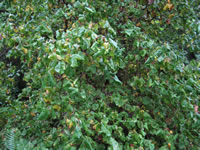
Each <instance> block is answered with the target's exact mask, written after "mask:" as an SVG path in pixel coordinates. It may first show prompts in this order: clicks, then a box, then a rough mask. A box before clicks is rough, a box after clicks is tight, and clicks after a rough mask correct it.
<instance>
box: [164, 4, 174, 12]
mask: <svg viewBox="0 0 200 150" xmlns="http://www.w3.org/2000/svg"><path fill="white" fill-rule="evenodd" d="M172 8H173V4H170V3H168V4H166V5H165V6H164V8H163V10H164V11H165V10H167V9H169V10H171V9H172Z"/></svg>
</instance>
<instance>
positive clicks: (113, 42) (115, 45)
mask: <svg viewBox="0 0 200 150" xmlns="http://www.w3.org/2000/svg"><path fill="white" fill-rule="evenodd" d="M109 41H110V43H111V44H112V45H113V46H114V47H115V48H118V46H117V42H115V41H113V40H112V39H111V38H110V39H109Z"/></svg>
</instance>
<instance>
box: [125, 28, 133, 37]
mask: <svg viewBox="0 0 200 150" xmlns="http://www.w3.org/2000/svg"><path fill="white" fill-rule="evenodd" d="M125 33H126V34H127V35H128V36H130V35H131V34H132V33H133V29H126V30H125Z"/></svg>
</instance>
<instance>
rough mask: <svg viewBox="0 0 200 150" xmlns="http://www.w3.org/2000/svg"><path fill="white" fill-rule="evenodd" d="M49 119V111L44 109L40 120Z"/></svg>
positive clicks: (39, 117)
mask: <svg viewBox="0 0 200 150" xmlns="http://www.w3.org/2000/svg"><path fill="white" fill-rule="evenodd" d="M48 117H49V111H48V110H47V109H44V110H43V111H42V112H41V113H40V115H39V116H38V120H47V118H48Z"/></svg>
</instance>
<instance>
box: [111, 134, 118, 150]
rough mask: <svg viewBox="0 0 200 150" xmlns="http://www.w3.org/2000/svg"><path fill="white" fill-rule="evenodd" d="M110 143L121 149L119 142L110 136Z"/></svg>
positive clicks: (116, 149) (115, 148)
mask: <svg viewBox="0 0 200 150" xmlns="http://www.w3.org/2000/svg"><path fill="white" fill-rule="evenodd" d="M110 143H111V145H112V148H113V150H120V149H119V144H118V142H117V141H116V140H115V139H114V138H112V137H111V138H110Z"/></svg>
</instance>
